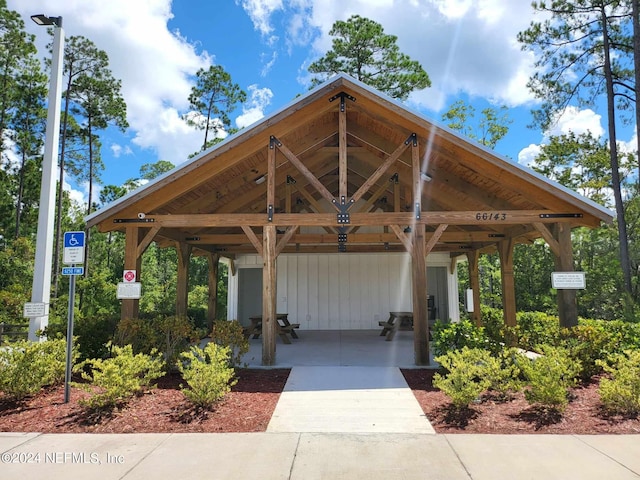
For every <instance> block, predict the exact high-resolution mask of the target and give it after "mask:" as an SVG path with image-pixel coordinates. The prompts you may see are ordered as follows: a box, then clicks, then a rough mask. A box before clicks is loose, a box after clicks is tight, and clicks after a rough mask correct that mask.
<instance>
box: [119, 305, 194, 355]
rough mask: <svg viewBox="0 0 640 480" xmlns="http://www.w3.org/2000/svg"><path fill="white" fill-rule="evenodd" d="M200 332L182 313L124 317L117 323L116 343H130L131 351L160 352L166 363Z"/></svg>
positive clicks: (183, 349)
mask: <svg viewBox="0 0 640 480" xmlns="http://www.w3.org/2000/svg"><path fill="white" fill-rule="evenodd" d="M201 333H204V332H200V331H198V330H197V329H196V328H195V327H194V325H193V322H192V321H191V320H190V319H189V318H187V317H184V316H175V315H170V316H159V317H155V318H150V319H149V318H128V319H123V320H121V321H120V323H119V324H118V328H117V331H116V343H117V344H118V345H131V346H132V348H133V351H134V352H135V353H147V354H149V353H151V352H152V351H153V350H157V351H159V352H162V354H163V356H164V359H165V362H166V363H167V365H171V366H173V365H175V362H176V360H177V359H178V357H179V355H180V353H181V352H183V351H185V350H187V349H188V347H189V344H190V343H191V342H194V341H195V340H197V339H198V338H199V337H200V335H201Z"/></svg>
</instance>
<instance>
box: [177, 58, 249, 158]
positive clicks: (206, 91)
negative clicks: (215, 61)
mask: <svg viewBox="0 0 640 480" xmlns="http://www.w3.org/2000/svg"><path fill="white" fill-rule="evenodd" d="M246 99H247V94H246V92H245V91H244V90H242V89H241V88H240V86H239V85H238V84H237V83H233V81H232V80H231V75H230V74H229V73H227V72H226V71H225V69H224V68H222V66H220V65H212V66H211V67H209V69H208V70H205V69H204V68H201V69H200V70H198V72H197V73H196V84H195V85H194V86H193V87H192V88H191V95H189V106H190V107H191V108H192V109H193V110H194V111H195V112H196V113H197V115H195V116H194V115H193V112H192V113H191V114H188V115H185V116H184V118H185V120H186V121H187V123H188V124H189V125H191V126H194V127H196V128H197V129H199V130H204V142H203V143H202V150H204V149H206V148H207V147H208V146H209V140H208V138H209V132H213V133H214V136H215V134H216V133H217V132H218V131H220V130H223V129H225V130H228V129H229V128H230V127H231V119H230V118H229V114H230V113H231V112H232V111H233V110H234V109H235V107H236V105H237V104H238V103H242V102H244V101H245V100H246Z"/></svg>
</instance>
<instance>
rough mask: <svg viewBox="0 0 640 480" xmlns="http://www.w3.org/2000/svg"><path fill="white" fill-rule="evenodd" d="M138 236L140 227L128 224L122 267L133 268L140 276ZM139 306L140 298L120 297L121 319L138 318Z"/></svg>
mask: <svg viewBox="0 0 640 480" xmlns="http://www.w3.org/2000/svg"><path fill="white" fill-rule="evenodd" d="M139 238H140V228H139V227H138V226H137V225H128V226H127V228H126V230H125V245H124V269H125V270H135V271H136V275H137V276H138V278H140V273H141V272H140V268H139V267H140V265H141V262H140V261H139V259H140V256H139V255H138V245H139V243H140V242H139ZM139 308H140V300H138V299H128V298H125V299H122V304H121V307H120V318H121V319H122V320H126V319H132V318H138V314H139Z"/></svg>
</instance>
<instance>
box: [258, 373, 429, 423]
mask: <svg viewBox="0 0 640 480" xmlns="http://www.w3.org/2000/svg"><path fill="white" fill-rule="evenodd" d="M267 432H291V433H302V432H324V433H435V431H434V429H433V427H432V426H431V424H430V423H429V420H427V418H426V416H425V415H424V413H423V411H422V408H420V404H418V401H417V400H416V397H415V396H414V395H413V392H412V391H411V389H410V388H409V386H408V385H407V382H406V381H405V379H404V377H403V376H402V373H401V372H400V369H398V368H396V367H293V368H292V369H291V373H290V374H289V378H288V379H287V383H286V385H285V387H284V390H283V392H282V394H281V395H280V399H279V400H278V404H277V406H276V409H275V411H274V412H273V416H272V417H271V422H269V426H268V428H267Z"/></svg>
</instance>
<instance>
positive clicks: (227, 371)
mask: <svg viewBox="0 0 640 480" xmlns="http://www.w3.org/2000/svg"><path fill="white" fill-rule="evenodd" d="M230 354H231V350H230V348H229V347H221V346H219V345H216V344H215V343H213V342H209V343H208V344H207V345H206V347H204V349H201V348H199V347H191V350H190V351H188V352H183V353H182V354H181V355H180V356H181V358H182V359H183V361H184V363H183V362H178V364H177V365H178V370H180V373H181V374H182V377H183V378H184V380H185V382H187V385H188V386H189V388H184V387H183V386H182V385H180V388H181V390H182V393H183V394H184V396H185V397H187V398H188V399H189V400H190V401H191V403H193V404H194V405H195V406H196V407H200V408H210V407H211V406H212V405H213V404H214V403H215V402H217V401H218V400H220V399H221V398H222V397H224V396H225V395H226V394H227V393H228V392H229V391H231V387H232V386H233V385H235V384H236V382H237V380H235V379H234V375H235V371H234V369H233V368H231V367H230V366H229V356H230Z"/></svg>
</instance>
